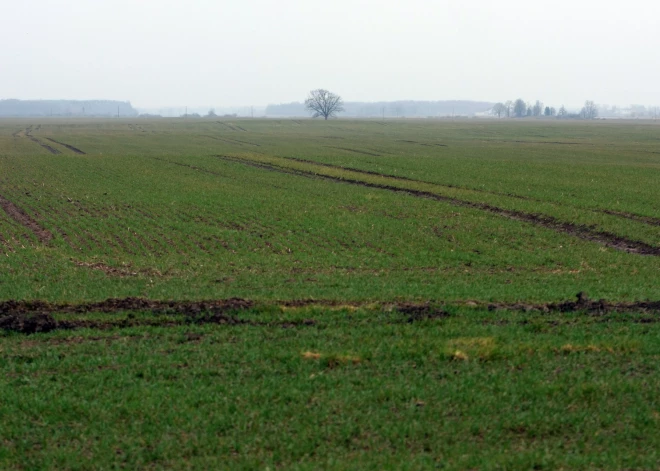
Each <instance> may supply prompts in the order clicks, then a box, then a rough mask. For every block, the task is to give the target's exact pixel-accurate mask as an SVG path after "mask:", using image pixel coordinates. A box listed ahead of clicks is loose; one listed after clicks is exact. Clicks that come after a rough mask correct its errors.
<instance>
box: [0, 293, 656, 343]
mask: <svg viewBox="0 0 660 471" xmlns="http://www.w3.org/2000/svg"><path fill="white" fill-rule="evenodd" d="M376 304H377V306H376V309H380V310H381V311H383V310H384V311H391V312H394V313H395V314H397V313H398V314H400V315H401V317H400V318H399V320H398V321H399V322H404V321H406V319H405V317H407V322H409V323H412V322H417V321H422V320H433V319H443V318H447V317H451V316H452V314H451V313H449V312H448V311H446V310H445V307H446V306H464V307H470V308H477V309H488V310H489V311H496V310H509V311H516V312H530V311H536V312H543V313H549V312H560V313H571V312H581V313H585V314H588V315H598V316H602V315H606V314H608V313H614V312H624V313H625V312H628V313H644V314H651V315H655V317H639V318H633V319H631V322H643V323H650V322H660V316H657V314H660V301H638V302H610V301H606V300H603V299H601V300H598V301H593V300H590V299H589V298H588V297H587V296H586V295H585V294H584V293H578V295H577V299H576V300H575V301H565V302H560V303H545V304H525V303H477V302H474V301H462V302H461V301H454V302H450V303H442V302H438V301H433V302H425V303H391V302H382V303H376ZM378 304H379V306H378ZM342 306H347V307H352V308H355V307H367V306H369V309H374V303H373V302H366V301H364V302H350V301H336V300H307V299H296V300H289V301H273V302H270V303H255V302H253V301H250V300H246V299H240V298H232V299H223V300H215V301H150V300H147V299H143V298H122V299H108V300H106V301H101V302H96V303H80V304H51V303H47V302H44V301H13V300H12V301H4V302H0V329H2V330H6V331H13V332H20V333H24V334H32V333H37V332H50V331H53V330H70V329H79V328H93V329H101V330H105V329H117V328H126V327H137V326H142V327H144V326H157V327H173V326H180V325H190V324H198V325H199V324H221V325H226V326H241V325H248V326H259V327H282V328H293V327H309V326H315V325H316V324H317V321H315V320H314V319H303V320H300V321H293V322H291V321H290V322H259V321H254V320H248V319H241V318H238V317H236V316H235V313H238V312H241V311H246V310H249V309H253V308H256V309H260V308H269V309H272V307H287V308H305V307H321V308H322V307H342ZM87 313H108V314H118V313H126V314H128V315H127V316H126V317H122V316H117V319H106V320H90V319H80V318H76V315H80V314H87ZM133 313H144V314H151V315H152V317H151V318H149V317H144V316H142V317H140V318H136V317H135V315H134V314H133ZM53 314H59V315H71V317H70V318H64V319H55V318H54V317H53ZM172 315H180V316H182V318H180V319H172V318H171V316H172ZM167 316H170V317H167ZM394 321H395V322H396V321H397V320H396V317H395V319H394Z"/></svg>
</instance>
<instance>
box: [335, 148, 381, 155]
mask: <svg viewBox="0 0 660 471" xmlns="http://www.w3.org/2000/svg"><path fill="white" fill-rule="evenodd" d="M323 147H327V148H328V149H339V150H345V151H347V152H355V153H356V154H363V155H371V156H373V157H380V156H381V155H380V154H375V153H373V152H367V151H365V150H357V149H349V148H348V147H334V146H323Z"/></svg>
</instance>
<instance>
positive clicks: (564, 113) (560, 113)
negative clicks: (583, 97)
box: [557, 105, 568, 118]
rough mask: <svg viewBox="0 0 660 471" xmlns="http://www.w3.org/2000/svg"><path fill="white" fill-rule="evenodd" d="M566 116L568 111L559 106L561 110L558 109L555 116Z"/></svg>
mask: <svg viewBox="0 0 660 471" xmlns="http://www.w3.org/2000/svg"><path fill="white" fill-rule="evenodd" d="M567 114H568V111H566V107H565V106H564V105H561V108H559V112H558V113H557V116H559V117H560V118H565V117H566V115H567Z"/></svg>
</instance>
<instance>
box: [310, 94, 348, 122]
mask: <svg viewBox="0 0 660 471" xmlns="http://www.w3.org/2000/svg"><path fill="white" fill-rule="evenodd" d="M305 108H307V110H308V111H310V112H311V113H312V118H318V117H319V116H323V118H324V119H326V120H327V119H328V118H332V117H333V116H334V115H335V114H337V113H339V112H340V111H344V102H343V101H342V99H341V97H340V96H339V95H335V94H334V93H332V92H329V91H328V90H324V89H322V88H319V89H317V90H312V91H311V92H309V96H308V97H307V99H306V100H305Z"/></svg>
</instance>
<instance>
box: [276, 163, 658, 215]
mask: <svg viewBox="0 0 660 471" xmlns="http://www.w3.org/2000/svg"><path fill="white" fill-rule="evenodd" d="M280 158H282V159H287V160H293V161H295V162H301V163H306V164H312V165H318V166H321V167H327V168H335V169H337V170H348V171H351V172H355V173H362V174H365V175H373V176H377V177H384V178H391V179H393V180H400V181H404V182H413V183H422V184H425V185H434V186H437V187H440V188H451V189H455V190H466V191H474V192H475V193H482V194H486V195H494V196H505V197H507V198H515V199H519V200H523V201H533V202H535V203H555V204H561V205H562V206H564V204H563V203H558V202H555V201H545V200H542V199H539V198H533V197H531V196H522V195H516V194H513V193H502V192H498V191H490V190H483V189H480V188H470V187H468V186H459V185H451V184H448V183H435V182H430V181H426V180H416V179H414V178H410V177H403V176H400V175H390V174H386V173H379V172H374V171H372V170H361V169H358V168H353V167H342V166H341V165H333V164H328V163H325V162H317V161H315V160H309V159H301V158H298V157H280ZM567 206H570V207H573V208H576V209H581V210H586V211H593V212H596V213H603V214H607V215H609V216H615V217H621V218H625V219H630V220H631V221H636V222H641V223H642V224H648V225H650V226H660V218H654V217H652V216H640V215H638V214H633V213H627V212H625V211H612V210H608V209H590V210H589V209H585V208H579V207H577V206H572V205H567Z"/></svg>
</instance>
